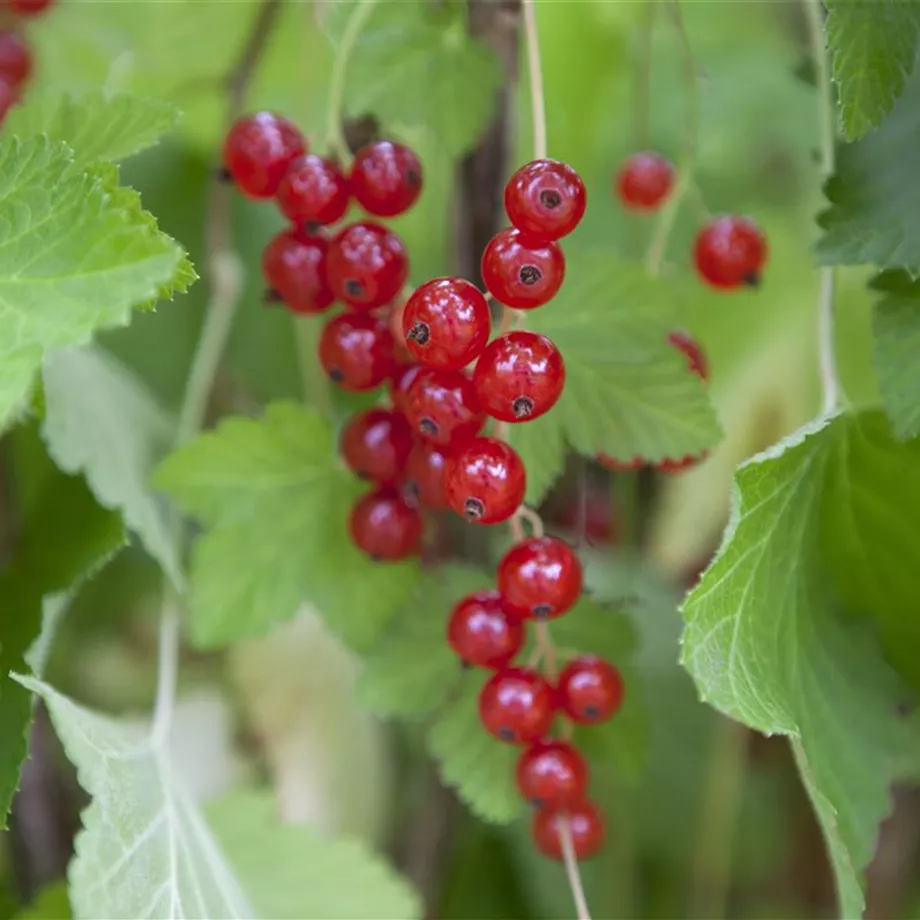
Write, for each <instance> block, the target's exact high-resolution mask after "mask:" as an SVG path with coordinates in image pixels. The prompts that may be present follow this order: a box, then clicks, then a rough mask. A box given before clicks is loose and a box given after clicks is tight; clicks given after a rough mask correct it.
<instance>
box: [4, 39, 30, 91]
mask: <svg viewBox="0 0 920 920" xmlns="http://www.w3.org/2000/svg"><path fill="white" fill-rule="evenodd" d="M31 73H32V51H31V49H30V48H29V46H28V44H27V43H26V40H25V39H24V38H23V37H22V35H20V34H19V33H18V32H0V79H3V80H5V81H6V82H7V83H8V84H9V85H10V86H11V87H13V88H14V89H18V88H19V87H20V86H22V84H23V83H25V82H26V80H28V79H29V75H30V74H31Z"/></svg>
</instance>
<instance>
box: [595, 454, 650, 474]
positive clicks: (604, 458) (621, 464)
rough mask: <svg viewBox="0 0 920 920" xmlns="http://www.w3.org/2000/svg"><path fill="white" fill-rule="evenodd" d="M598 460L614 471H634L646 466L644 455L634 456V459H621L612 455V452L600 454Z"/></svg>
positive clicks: (603, 465)
mask: <svg viewBox="0 0 920 920" xmlns="http://www.w3.org/2000/svg"><path fill="white" fill-rule="evenodd" d="M597 462H598V463H599V464H600V465H601V466H602V467H604V468H605V469H608V470H610V471H611V472H612V473H634V472H636V470H641V469H642V467H643V466H645V459H644V458H643V457H633V458H632V460H620V459H618V458H617V457H611V456H610V454H598V455H597Z"/></svg>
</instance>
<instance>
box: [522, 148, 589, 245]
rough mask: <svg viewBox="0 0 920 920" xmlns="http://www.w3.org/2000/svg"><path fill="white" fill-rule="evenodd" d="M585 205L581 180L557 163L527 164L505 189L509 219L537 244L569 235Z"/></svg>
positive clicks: (539, 161)
mask: <svg viewBox="0 0 920 920" xmlns="http://www.w3.org/2000/svg"><path fill="white" fill-rule="evenodd" d="M587 204H588V197H587V192H586V191H585V184H584V182H582V181H581V176H579V175H578V173H577V172H575V170H574V169H572V167H571V166H569V165H568V164H567V163H560V162H559V161H558V160H534V161H533V162H532V163H527V164H526V165H524V166H522V167H521V168H520V169H519V170H518V171H517V172H516V173H515V174H514V175H513V176H512V177H511V178H510V179H509V180H508V184H507V185H506V186H505V211H507V213H508V219H509V220H510V221H511V223H512V224H514V226H515V227H517V228H518V230H520V231H521V232H522V233H525V234H526V235H527V236H529V237H533V238H534V239H538V240H558V239H560V238H561V237H563V236H566V235H567V234H569V233H571V232H572V231H573V230H574V229H575V228H576V227H577V226H578V224H579V222H580V221H581V219H582V217H584V215H585V208H586V207H587Z"/></svg>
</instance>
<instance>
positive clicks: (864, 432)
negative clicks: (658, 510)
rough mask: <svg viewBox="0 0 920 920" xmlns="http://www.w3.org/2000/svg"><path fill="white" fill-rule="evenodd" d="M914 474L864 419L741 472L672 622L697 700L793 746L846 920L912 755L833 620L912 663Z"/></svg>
mask: <svg viewBox="0 0 920 920" xmlns="http://www.w3.org/2000/svg"><path fill="white" fill-rule="evenodd" d="M918 460H920V445H917V446H910V445H899V444H897V442H895V441H893V440H892V439H891V437H890V435H889V433H888V431H887V423H886V421H885V419H884V416H882V415H881V414H880V413H876V412H873V413H865V414H862V415H845V416H838V417H835V418H833V419H831V420H829V421H827V420H822V421H820V422H818V423H813V424H812V425H810V426H808V427H806V428H804V429H802V430H801V431H799V432H798V433H797V434H796V435H794V436H793V437H792V438H790V439H788V440H787V441H785V442H784V443H783V444H781V445H778V446H777V447H775V448H772V449H771V450H769V451H767V452H766V453H764V454H760V455H759V456H757V457H755V458H754V459H753V460H750V461H748V462H747V463H745V464H743V465H742V466H741V467H740V468H739V470H738V472H737V473H736V477H735V484H736V493H735V496H734V502H733V513H732V519H731V523H730V525H729V528H728V530H727V531H726V535H725V538H724V542H723V545H722V547H721V549H720V551H719V553H718V555H717V558H716V560H715V561H714V562H713V564H712V565H711V566H710V568H709V569H708V570H707V571H706V573H705V574H704V575H703V578H702V580H701V581H700V582H699V584H698V585H697V587H696V588H695V589H694V590H693V591H692V592H691V594H690V595H689V596H688V598H687V599H686V601H685V604H684V610H683V612H684V617H685V621H686V626H685V630H684V636H683V655H682V661H683V663H684V665H685V666H686V668H687V669H688V670H689V671H690V673H691V675H692V676H693V678H694V680H695V681H696V683H697V687H698V689H699V691H700V694H701V696H702V697H703V699H704V700H705V701H706V702H708V703H710V704H711V705H713V706H714V707H716V708H717V709H719V710H721V711H722V712H724V713H726V714H727V715H729V716H731V717H733V718H735V719H738V720H740V721H742V722H744V723H745V724H747V725H750V726H751V727H752V728H755V729H756V730H758V731H761V732H764V733H766V734H774V733H781V734H785V735H788V736H789V737H790V738H791V739H792V746H793V750H794V752H795V756H796V761H797V763H798V764H799V769H800V772H801V773H802V779H803V781H804V783H805V786H806V788H807V790H808V793H809V796H810V797H811V800H812V803H813V805H814V806H815V810H816V812H817V815H818V818H819V820H820V822H821V825H822V827H823V830H824V834H825V837H826V839H827V842H828V847H829V850H830V855H831V861H832V863H833V866H834V871H835V875H836V879H837V888H838V893H839V897H840V902H841V911H842V914H843V916H846V917H851V916H856V915H858V914H859V913H860V912H861V910H862V907H863V903H864V898H863V893H862V890H861V886H860V880H859V872H860V870H861V869H863V868H864V867H865V866H866V864H867V863H868V862H869V859H870V858H871V856H872V852H873V849H874V844H875V840H876V834H877V830H878V825H879V822H880V821H881V820H882V818H883V817H884V816H885V815H886V814H887V812H888V810H889V807H890V801H889V796H888V785H889V783H890V782H891V780H892V778H893V777H894V775H896V774H897V773H898V772H899V770H900V769H901V768H902V766H903V761H904V760H905V759H906V758H907V757H908V755H911V756H913V757H914V758H916V756H917V753H918V751H917V745H916V740H915V732H914V727H913V726H911V725H910V724H908V722H907V720H906V719H905V718H904V717H903V716H901V715H899V708H900V704H902V703H903V701H904V700H905V698H908V697H907V692H906V688H905V687H904V686H903V684H902V683H901V681H900V679H899V678H898V677H897V675H896V674H895V673H894V672H893V671H892V670H891V669H890V667H889V666H888V665H887V664H886V662H885V661H884V659H883V658H882V655H881V653H880V650H879V649H878V646H877V644H876V641H874V639H873V636H872V631H871V629H870V628H869V624H868V623H866V622H859V621H856V620H852V619H847V618H844V617H843V616H842V615H841V611H842V607H843V605H844V602H846V603H849V604H852V605H853V606H855V607H856V608H857V609H858V610H859V611H860V612H861V613H862V614H864V615H869V616H871V617H873V618H874V619H875V622H876V623H877V624H878V625H879V626H880V627H881V629H882V632H883V635H887V636H888V637H889V649H890V651H897V649H896V648H895V644H896V643H892V642H891V640H892V639H893V638H894V636H898V637H899V640H898V641H900V642H901V644H902V645H903V648H902V649H901V650H900V654H901V657H902V659H904V660H906V659H907V657H908V656H909V655H911V654H912V655H913V658H914V659H915V660H916V658H917V651H918V646H917V640H918V629H917V626H916V622H915V617H914V614H913V613H912V612H911V607H910V606H909V605H908V606H905V596H904V592H905V584H906V581H907V576H908V573H910V572H915V571H916V570H917V567H918V565H920V539H918V538H917V537H916V536H915V527H914V522H915V515H916V513H917V511H918V505H920V464H918ZM899 566H903V567H904V568H903V572H902V574H900V575H898V574H897V569H898V567H899ZM889 579H891V582H890V583H887V582H888V580H889ZM889 605H890V609H889ZM908 645H909V647H908ZM913 668H914V669H916V665H913ZM857 676H858V679H857Z"/></svg>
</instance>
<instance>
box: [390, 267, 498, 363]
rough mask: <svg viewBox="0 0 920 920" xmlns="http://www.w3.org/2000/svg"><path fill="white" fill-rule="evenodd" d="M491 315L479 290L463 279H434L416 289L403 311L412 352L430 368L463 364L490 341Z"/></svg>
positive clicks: (406, 333)
mask: <svg viewBox="0 0 920 920" xmlns="http://www.w3.org/2000/svg"><path fill="white" fill-rule="evenodd" d="M490 327H491V316H490V314H489V304H488V301H487V300H486V299H485V297H483V295H482V293H481V292H480V290H479V289H478V288H477V287H476V286H475V285H472V284H470V283H469V281H464V280H463V279H462V278H436V279H435V280H434V281H429V282H427V283H426V284H423V285H422V286H421V287H420V288H418V289H417V290H416V291H415V292H414V293H413V294H412V296H411V297H410V298H409V302H408V303H407V304H406V308H405V310H404V311H403V317H402V328H403V334H404V335H405V337H406V345H407V347H408V349H409V351H410V352H411V353H412V355H413V356H414V357H415V358H416V359H417V360H419V361H421V362H423V363H424V364H427V365H429V366H430V367H447V368H452V369H454V370H459V369H460V368H461V367H466V365H467V364H469V363H470V361H472V360H473V359H474V358H476V357H477V356H478V355H479V353H480V352H481V351H482V350H483V348H485V347H486V342H488V341H489V329H490Z"/></svg>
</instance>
